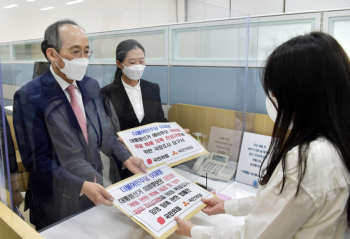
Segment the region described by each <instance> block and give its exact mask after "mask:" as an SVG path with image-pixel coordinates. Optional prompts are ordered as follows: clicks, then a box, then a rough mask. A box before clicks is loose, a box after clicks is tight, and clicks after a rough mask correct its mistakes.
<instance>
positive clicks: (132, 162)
mask: <svg viewBox="0 0 350 239" xmlns="http://www.w3.org/2000/svg"><path fill="white" fill-rule="evenodd" d="M123 165H124V166H125V167H127V169H129V171H130V172H132V173H133V174H138V173H140V172H143V173H147V167H146V165H145V163H144V162H143V160H142V159H140V158H138V157H135V156H131V157H130V158H128V159H127V160H126V161H125V162H124V164H123Z"/></svg>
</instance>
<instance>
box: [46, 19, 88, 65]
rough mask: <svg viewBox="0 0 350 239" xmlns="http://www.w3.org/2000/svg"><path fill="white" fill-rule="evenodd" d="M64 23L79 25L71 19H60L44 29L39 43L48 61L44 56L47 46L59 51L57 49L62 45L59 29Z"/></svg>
mask: <svg viewBox="0 0 350 239" xmlns="http://www.w3.org/2000/svg"><path fill="white" fill-rule="evenodd" d="M66 24H69V25H74V26H78V27H80V26H79V25H78V24H77V23H76V22H74V21H72V20H69V19H63V20H60V21H57V22H55V23H53V24H51V25H50V26H48V28H46V30H45V34H44V41H43V42H42V43H41V50H42V52H43V53H44V55H45V58H46V59H47V60H48V61H49V59H48V58H47V56H46V50H47V49H48V48H55V49H56V51H57V52H59V49H61V47H62V45H63V42H62V40H61V38H60V35H59V29H60V27H61V26H63V25H66ZM80 28H81V29H83V28H82V27H80ZM83 30H84V29H83ZM49 62H50V61H49Z"/></svg>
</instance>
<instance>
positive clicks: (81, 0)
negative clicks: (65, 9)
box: [66, 0, 84, 5]
mask: <svg viewBox="0 0 350 239" xmlns="http://www.w3.org/2000/svg"><path fill="white" fill-rule="evenodd" d="M83 1H84V0H77V1H73V2H67V3H66V4H67V5H72V4H76V3H79V2H83Z"/></svg>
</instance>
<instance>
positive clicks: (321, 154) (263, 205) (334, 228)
mask: <svg viewBox="0 0 350 239" xmlns="http://www.w3.org/2000/svg"><path fill="white" fill-rule="evenodd" d="M282 175H283V174H282V167H281V164H280V165H279V166H278V167H277V168H276V170H275V172H274V173H273V175H272V177H271V179H270V181H269V182H268V184H267V185H265V186H260V187H259V189H258V192H257V195H256V197H254V196H253V197H247V198H241V199H234V200H229V201H225V204H224V207H225V212H226V213H227V214H230V215H234V216H246V218H245V223H244V225H227V227H203V226H194V227H193V228H192V230H191V236H192V238H195V239H199V238H200V239H208V238H210V239H219V238H251V239H253V238H254V239H271V238H283V239H284V238H285V239H289V238H295V239H297V238H298V239H306V238H307V239H316V238H336V239H343V238H349V235H350V234H349V228H348V226H347V220H346V216H347V212H346V211H347V200H348V197H349V189H348V188H349V185H350V175H349V172H348V171H347V169H346V167H345V166H344V164H343V162H342V159H341V158H340V156H339V154H338V151H337V149H336V148H335V147H334V146H333V145H332V144H331V143H330V142H329V141H328V140H327V139H325V138H324V137H320V138H318V139H317V140H315V141H313V142H312V143H311V144H310V147H309V152H308V159H307V165H306V172H305V175H304V178H303V180H302V182H301V184H300V190H299V193H298V196H297V197H296V198H295V192H296V188H297V182H298V147H295V148H293V149H292V150H290V151H289V152H288V154H287V158H286V171H285V176H286V183H285V186H284V190H283V192H282V194H279V192H280V187H279V182H280V181H281V179H282Z"/></svg>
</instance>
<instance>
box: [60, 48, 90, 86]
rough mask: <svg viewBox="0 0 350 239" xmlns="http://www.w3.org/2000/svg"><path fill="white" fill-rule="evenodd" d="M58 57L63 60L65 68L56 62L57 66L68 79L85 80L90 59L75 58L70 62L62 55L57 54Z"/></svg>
mask: <svg viewBox="0 0 350 239" xmlns="http://www.w3.org/2000/svg"><path fill="white" fill-rule="evenodd" d="M56 53H57V52H56ZM57 55H58V56H59V57H60V58H61V59H62V60H63V62H64V68H63V69H61V68H60V67H59V66H58V65H57V63H56V62H55V64H56V66H57V67H58V68H59V69H60V70H61V72H62V73H63V74H65V75H66V76H67V78H68V79H70V80H76V81H81V80H82V79H83V78H84V75H85V72H86V68H87V66H88V65H89V58H75V59H72V60H71V61H69V60H67V59H65V58H62V57H61V56H60V54H58V53H57Z"/></svg>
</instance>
